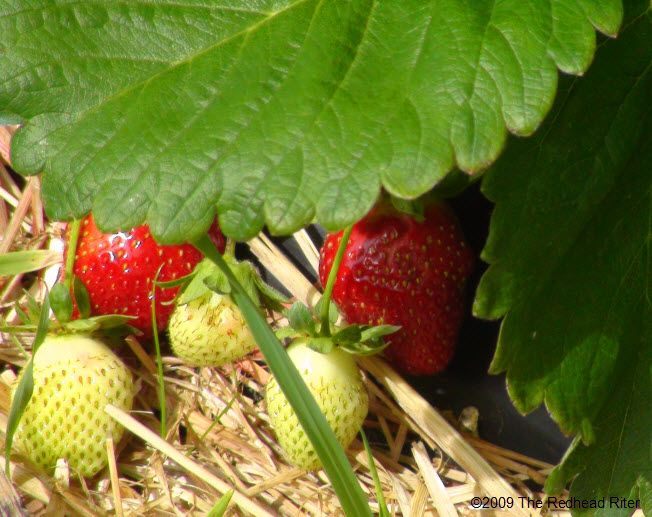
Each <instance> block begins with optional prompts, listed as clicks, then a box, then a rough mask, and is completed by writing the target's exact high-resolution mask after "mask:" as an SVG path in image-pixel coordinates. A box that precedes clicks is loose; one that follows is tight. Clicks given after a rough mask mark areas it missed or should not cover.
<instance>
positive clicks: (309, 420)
mask: <svg viewBox="0 0 652 517" xmlns="http://www.w3.org/2000/svg"><path fill="white" fill-rule="evenodd" d="M193 245H194V246H195V247H196V248H197V249H198V250H199V251H201V252H202V253H203V254H204V256H205V257H207V258H208V259H210V260H211V261H213V262H214V263H215V264H216V265H217V266H218V267H219V268H220V269H221V270H222V271H223V272H224V274H225V275H226V277H227V278H228V280H229V283H230V284H231V296H232V297H233V300H234V301H235V303H237V305H238V307H239V308H240V310H241V311H242V314H243V316H244V318H245V321H246V322H247V325H248V326H249V329H250V330H251V333H252V334H253V336H254V338H255V339H256V342H257V343H258V346H259V347H260V350H261V352H262V353H263V355H264V356H265V359H266V360H267V364H268V366H269V368H270V370H271V371H272V374H273V375H274V376H275V377H276V380H277V381H278V383H279V386H280V387H281V390H282V391H283V393H284V394H285V396H286V397H287V399H288V401H289V402H290V405H291V406H292V408H293V409H294V411H295V413H296V415H297V418H298V419H299V422H300V423H301V425H302V427H303V429H304V430H305V432H306V435H307V436H308V438H309V439H310V441H311V443H312V444H313V447H314V448H315V451H316V452H317V455H318V456H319V459H320V460H321V462H322V464H323V466H324V470H325V471H326V474H327V476H328V478H329V479H330V481H331V483H332V485H333V488H334V490H335V492H336V494H337V496H338V498H339V500H340V504H341V505H342V509H343V510H344V513H345V514H346V515H352V516H356V517H358V516H360V517H363V516H371V515H372V513H371V510H370V509H369V505H368V504H367V497H366V495H365V494H364V492H363V491H362V488H361V487H360V484H359V483H358V480H357V479H356V477H355V474H354V473H353V469H352V468H351V464H350V463H349V461H348V459H347V457H346V454H345V453H344V451H343V450H342V447H341V446H340V444H339V443H338V441H337V439H336V438H335V434H334V433H333V430H332V429H331V428H330V426H329V425H328V422H327V421H326V417H324V415H323V414H322V412H321V411H320V409H319V406H318V405H317V403H316V402H315V399H314V398H313V396H312V394H311V393H310V391H308V388H307V387H306V385H305V383H304V382H303V379H302V378H301V376H300V375H299V372H298V371H297V369H296V367H295V366H294V364H293V363H292V361H290V358H289V357H288V355H287V352H286V351H285V348H283V346H282V345H281V343H280V342H279V340H278V339H277V338H276V336H275V335H274V331H273V330H272V329H271V328H270V327H269V325H268V324H267V322H266V321H265V319H264V318H263V316H261V314H260V312H259V311H258V308H257V307H256V306H255V305H254V304H253V302H252V301H251V299H250V298H249V296H247V294H246V292H245V291H244V289H243V288H242V286H241V285H240V283H239V282H238V281H237V279H236V278H235V276H234V275H233V273H231V270H230V269H229V267H228V266H227V264H226V262H225V261H224V259H223V258H222V256H221V255H220V254H219V252H218V251H217V249H216V248H215V246H214V245H213V243H212V242H211V240H210V238H209V237H208V236H207V235H204V236H203V237H201V238H200V239H198V240H197V241H195V242H193Z"/></svg>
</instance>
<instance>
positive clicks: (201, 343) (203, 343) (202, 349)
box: [168, 291, 256, 366]
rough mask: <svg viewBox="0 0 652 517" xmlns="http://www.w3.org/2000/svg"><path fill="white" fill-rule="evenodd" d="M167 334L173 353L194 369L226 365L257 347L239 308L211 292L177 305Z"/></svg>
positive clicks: (222, 296)
mask: <svg viewBox="0 0 652 517" xmlns="http://www.w3.org/2000/svg"><path fill="white" fill-rule="evenodd" d="M168 334H169V337H170V346H171V347H172V351H173V352H174V354H175V355H176V356H177V357H179V358H180V359H183V360H184V361H185V362H186V363H188V364H191V365H194V366H223V365H225V364H228V363H231V362H233V361H235V360H237V359H240V358H242V357H244V356H245V355H247V354H248V353H249V352H251V351H252V350H253V349H254V348H255V347H256V341H255V340H254V337H253V336H252V335H251V332H250V331H249V328H248V327H247V323H246V322H245V320H244V318H243V316H242V313H241V312H240V309H239V308H238V306H237V305H236V304H235V303H233V301H232V300H231V298H230V297H229V296H228V295H221V294H217V293H215V292H212V291H208V292H206V293H205V294H203V295H202V296H200V297H199V298H195V299H194V300H192V301H190V302H188V303H186V304H180V305H178V306H177V307H176V308H175V309H174V312H173V313H172V316H171V318H170V323H169V327H168Z"/></svg>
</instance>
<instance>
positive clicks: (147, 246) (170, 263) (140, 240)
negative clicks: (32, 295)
mask: <svg viewBox="0 0 652 517" xmlns="http://www.w3.org/2000/svg"><path fill="white" fill-rule="evenodd" d="M210 234H211V238H212V240H213V242H214V243H215V245H216V246H217V247H218V249H219V250H220V251H221V252H223V251H224V245H225V240H224V237H223V236H222V234H221V232H220V231H219V229H218V227H217V224H214V225H213V227H212V228H211V231H210ZM202 258H203V256H202V254H201V253H200V252H199V251H198V250H197V249H196V248H194V247H193V246H191V245H190V244H184V245H180V246H161V245H159V244H157V242H156V241H155V240H154V238H153V237H152V235H151V234H150V232H149V227H148V226H147V225H141V226H138V227H136V228H133V229H132V230H131V231H129V232H119V233H113V234H106V233H102V232H101V231H100V230H98V228H97V226H95V222H94V221H93V217H92V215H91V216H87V217H86V218H84V220H83V221H82V226H81V231H80V236H79V242H78V243H77V253H76V256H75V267H74V273H75V275H76V276H77V277H79V279H80V280H81V281H82V282H83V283H84V285H85V286H86V289H87V290H88V293H89V296H90V301H91V311H92V313H93V314H94V315H100V314H126V315H129V316H136V319H135V320H133V321H132V322H130V325H132V326H134V327H136V328H138V329H140V330H142V331H143V332H144V333H145V335H146V336H151V335H152V317H151V289H152V281H153V280H154V277H155V276H156V272H157V271H158V268H159V267H160V266H161V265H163V267H162V269H161V273H160V274H159V277H158V279H159V281H161V282H167V281H170V280H175V279H177V278H181V277H182V276H185V275H188V274H189V273H191V272H192V271H193V269H194V268H195V266H196V265H197V264H198V263H199V261H200V260H201V259H202ZM177 291H178V287H174V288H167V289H157V291H156V319H157V325H158V329H159V330H163V329H164V328H165V327H166V325H167V322H168V320H169V318H170V314H172V311H173V310H174V305H172V304H168V305H166V304H164V302H168V301H170V300H172V299H173V298H174V297H175V296H176V294H177Z"/></svg>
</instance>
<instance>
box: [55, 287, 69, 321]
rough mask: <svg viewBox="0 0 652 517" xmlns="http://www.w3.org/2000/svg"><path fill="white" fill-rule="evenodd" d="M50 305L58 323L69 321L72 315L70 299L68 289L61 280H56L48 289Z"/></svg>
mask: <svg viewBox="0 0 652 517" xmlns="http://www.w3.org/2000/svg"><path fill="white" fill-rule="evenodd" d="M50 306H51V307H52V312H54V315H55V316H56V318H57V320H59V323H65V322H67V321H70V317H71V316H72V299H71V298H70V291H69V290H68V287H66V286H65V285H64V284H62V283H61V282H57V283H56V284H54V286H53V287H52V290H51V291H50Z"/></svg>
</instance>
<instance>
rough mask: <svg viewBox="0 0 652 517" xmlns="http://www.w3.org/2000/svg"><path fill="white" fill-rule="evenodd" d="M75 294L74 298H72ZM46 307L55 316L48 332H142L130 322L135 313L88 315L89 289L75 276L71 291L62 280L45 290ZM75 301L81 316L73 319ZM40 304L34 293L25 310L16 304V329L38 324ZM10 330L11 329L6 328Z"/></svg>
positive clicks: (114, 335) (123, 333) (106, 333)
mask: <svg viewBox="0 0 652 517" xmlns="http://www.w3.org/2000/svg"><path fill="white" fill-rule="evenodd" d="M73 296H74V299H73ZM48 300H49V308H50V309H52V312H53V313H54V319H53V320H51V321H50V324H49V330H48V332H49V333H51V334H87V335H91V334H98V333H100V334H105V335H107V337H117V336H126V335H128V334H136V335H138V334H141V332H140V331H139V330H138V329H136V328H134V327H132V326H130V325H129V322H130V321H131V320H134V319H136V318H135V317H134V316H127V315H124V314H105V315H100V316H90V304H89V302H88V293H87V292H86V288H85V287H84V284H82V283H81V282H80V281H79V279H78V278H76V277H75V283H74V289H73V295H72V296H71V292H70V290H69V288H68V286H67V285H66V284H65V283H63V282H57V283H56V284H54V286H53V287H52V289H51V290H50V292H49V293H48ZM75 305H76V307H78V310H79V312H80V314H81V316H82V317H81V318H78V319H72V316H73V307H74V306H75ZM41 310H42V304H40V303H38V302H37V301H36V300H35V299H34V298H33V297H31V296H28V302H27V307H26V310H22V309H20V308H19V307H17V311H16V312H17V314H18V316H19V319H20V323H21V326H17V327H16V329H17V331H18V332H20V331H21V330H22V329H24V328H25V327H33V328H36V327H37V326H38V324H39V320H40V317H41V316H40V313H41ZM7 331H8V332H11V329H7Z"/></svg>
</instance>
